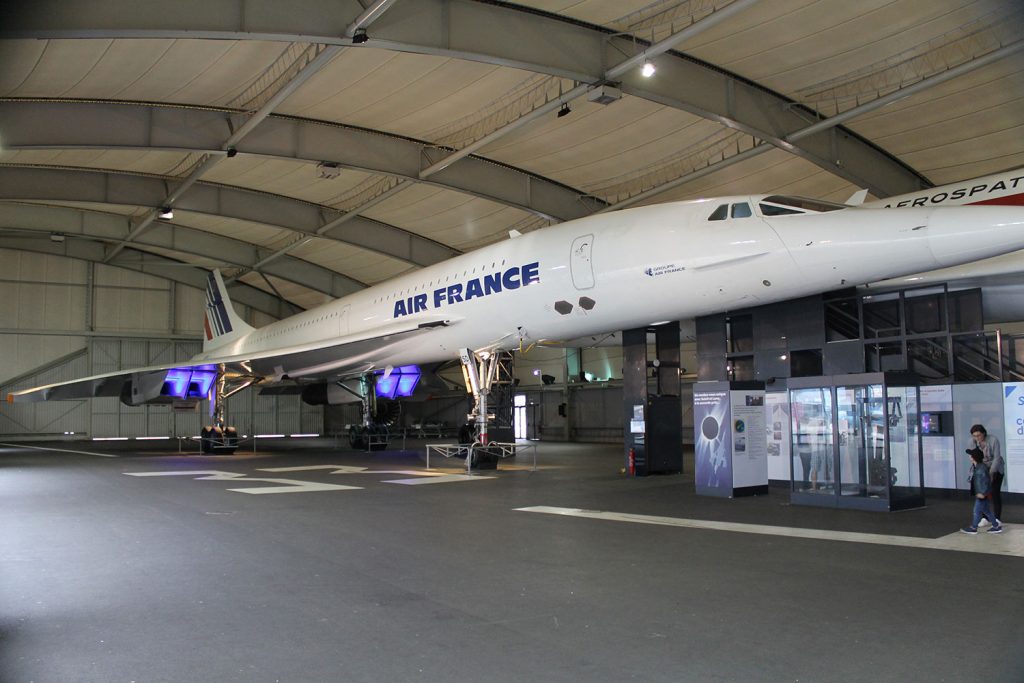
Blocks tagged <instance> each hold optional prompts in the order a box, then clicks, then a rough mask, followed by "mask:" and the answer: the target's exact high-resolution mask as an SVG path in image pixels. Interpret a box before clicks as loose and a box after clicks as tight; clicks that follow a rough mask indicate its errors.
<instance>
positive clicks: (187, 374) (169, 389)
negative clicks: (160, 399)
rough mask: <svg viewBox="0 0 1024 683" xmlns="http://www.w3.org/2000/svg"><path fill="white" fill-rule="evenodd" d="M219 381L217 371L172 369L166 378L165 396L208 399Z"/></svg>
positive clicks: (205, 368)
mask: <svg viewBox="0 0 1024 683" xmlns="http://www.w3.org/2000/svg"><path fill="white" fill-rule="evenodd" d="M216 379H217V371H216V370H213V369H208V368H207V367H201V368H195V369H193V368H172V369H170V370H168V371H167V377H166V378H164V387H165V389H166V391H165V392H163V395H164V396H176V397H177V398H206V397H207V396H208V395H209V393H210V387H211V386H213V383H214V381H216Z"/></svg>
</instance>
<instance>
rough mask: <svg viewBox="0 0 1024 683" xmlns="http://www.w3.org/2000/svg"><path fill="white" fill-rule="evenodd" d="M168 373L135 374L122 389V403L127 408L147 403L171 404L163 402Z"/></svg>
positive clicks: (168, 399) (168, 398)
mask: <svg viewBox="0 0 1024 683" xmlns="http://www.w3.org/2000/svg"><path fill="white" fill-rule="evenodd" d="M166 375H167V373H166V372H148V373H135V374H133V375H132V376H131V379H129V380H128V381H127V382H125V383H124V385H123V386H122V387H121V403H123V404H125V405H126V406H141V405H143V404H145V403H161V402H169V401H170V397H167V400H166V401H161V400H160V399H161V398H163V396H162V395H161V393H162V391H163V388H164V378H165V376H166Z"/></svg>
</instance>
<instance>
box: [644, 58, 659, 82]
mask: <svg viewBox="0 0 1024 683" xmlns="http://www.w3.org/2000/svg"><path fill="white" fill-rule="evenodd" d="M655 71H657V69H656V68H654V62H651V61H647V62H644V65H643V67H642V68H641V69H640V75H641V76H643V77H644V78H650V77H651V76H653V75H654V72H655Z"/></svg>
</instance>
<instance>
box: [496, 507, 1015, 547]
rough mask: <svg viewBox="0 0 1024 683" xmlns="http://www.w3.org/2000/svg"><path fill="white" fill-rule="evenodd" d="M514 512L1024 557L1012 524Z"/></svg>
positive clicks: (566, 510)
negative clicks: (874, 526)
mask: <svg viewBox="0 0 1024 683" xmlns="http://www.w3.org/2000/svg"><path fill="white" fill-rule="evenodd" d="M516 510H518V511H520V512H540V513H543V514H548V515H564V516H567V517H584V518H587V519H603V520H607V521H614V522H633V523H636V524H657V525H661V526H675V527H685V528H689V529H711V530H715V531H733V532H739V533H746V534H764V535H768V536H789V537H791V538H810V539H817V540H822V541H848V542H851V543H873V544H876V545H895V546H902V547H907V548H928V549H931V550H955V551H958V552H966V553H987V554H991V555H1011V556H1015V557H1024V527H1019V526H1018V525H1016V524H1004V525H1003V527H1004V528H1005V529H1006V531H1004V532H1003V533H1001V534H988V533H985V532H984V531H981V532H979V533H978V535H977V536H971V535H969V534H962V533H960V532H959V531H957V532H954V533H951V534H947V535H946V536H941V537H939V538H919V537H916V536H886V535H883V534H866V533H859V532H853V531H827V530H825V529H799V528H795V527H784V526H769V525H765V524H739V523H736V522H715V521H711V520H705V519H682V518H678V517H658V516H654V515H634V514H629V513H620V512H603V511H600V510H580V509H578V508H560V507H549V506H546V505H537V506H534V507H525V508H516ZM981 536H984V537H985V538H979V537H981Z"/></svg>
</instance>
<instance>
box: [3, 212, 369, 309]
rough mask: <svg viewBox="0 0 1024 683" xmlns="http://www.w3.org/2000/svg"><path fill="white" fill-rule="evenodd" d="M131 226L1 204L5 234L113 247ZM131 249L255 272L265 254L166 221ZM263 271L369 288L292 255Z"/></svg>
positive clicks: (103, 217) (347, 288)
mask: <svg viewBox="0 0 1024 683" xmlns="http://www.w3.org/2000/svg"><path fill="white" fill-rule="evenodd" d="M131 227H132V223H131V219H130V218H129V217H128V216H122V215H119V214H112V213H105V212H102V211H93V210H86V209H79V208H70V207H65V206H47V205H44V204H22V203H7V202H0V232H8V233H15V234H16V233H17V232H28V233H42V234H44V235H51V234H52V235H55V236H58V237H59V238H63V239H75V238H79V239H85V240H92V241H95V242H100V243H103V244H105V245H108V246H109V245H111V244H117V243H120V242H121V241H122V240H123V239H124V237H125V236H126V235H127V234H128V233H129V232H130V231H131ZM132 246H134V247H135V248H136V249H139V250H143V251H145V250H146V249H147V247H148V248H157V249H166V250H171V251H175V252H178V253H181V254H188V255H189V256H197V257H201V258H205V259H212V260H214V261H222V262H224V263H225V264H228V265H230V266H233V267H238V268H251V267H252V265H253V264H254V263H256V262H257V261H258V260H259V259H260V258H261V256H262V254H263V253H265V251H266V250H261V249H260V248H259V247H257V246H256V245H254V244H250V243H248V242H243V241H241V240H236V239H231V238H229V237H222V236H220V235H216V234H214V233H210V232H206V231H204V230H196V229H194V228H189V227H186V226H183V225H178V224H170V223H164V222H163V221H161V222H160V229H159V230H150V231H148V232H146V233H145V234H142V235H139V236H138V237H136V238H135V240H134V241H133V242H132ZM108 254H109V249H108ZM108 263H110V261H108ZM261 272H262V273H265V274H267V275H270V276H273V277H276V278H279V279H281V280H285V281H287V282H292V283H295V284H297V285H302V286H303V287H306V288H308V289H311V290H314V291H317V292H323V293H324V294H328V295H330V296H332V297H342V296H345V295H347V294H351V293H353V292H355V291H359V290H360V289H362V288H363V287H365V286H366V285H364V284H363V283H361V282H357V281H354V280H352V279H351V278H347V277H345V276H343V275H339V274H338V273H337V272H335V271H333V270H330V269H327V268H323V267H322V266H318V265H316V264H313V263H309V262H308V261H303V260H301V259H297V258H293V257H282V258H281V259H280V260H279V261H277V262H275V263H274V264H273V265H270V264H267V267H265V268H262V269H261Z"/></svg>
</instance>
